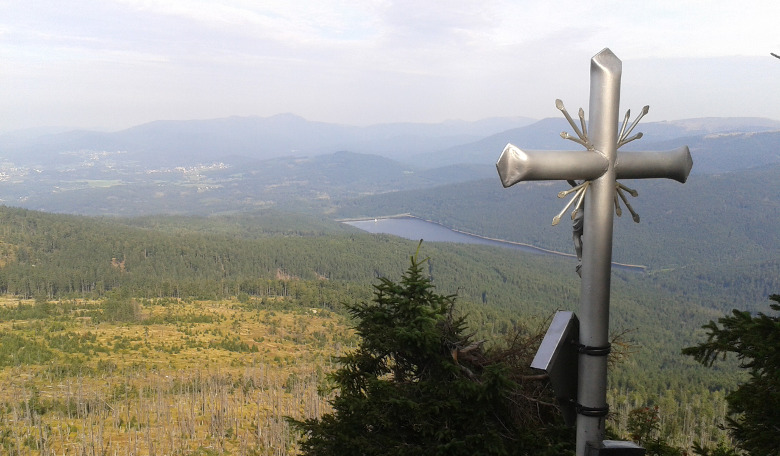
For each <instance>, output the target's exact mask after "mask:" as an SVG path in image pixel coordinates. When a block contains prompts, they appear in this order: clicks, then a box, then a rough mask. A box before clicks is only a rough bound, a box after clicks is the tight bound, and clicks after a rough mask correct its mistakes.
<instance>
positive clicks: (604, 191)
mask: <svg viewBox="0 0 780 456" xmlns="http://www.w3.org/2000/svg"><path fill="white" fill-rule="evenodd" d="M621 72H622V64H621V62H620V60H619V59H618V58H617V57H616V56H615V55H614V54H613V53H612V52H611V51H609V50H608V49H605V50H603V51H601V52H600V53H599V54H597V55H596V56H595V57H593V59H592V60H591V82H590V104H589V109H590V115H589V117H590V119H589V130H590V136H589V137H590V139H591V142H592V144H593V147H594V149H595V150H596V151H597V152H600V153H601V154H602V155H604V157H605V158H606V159H607V160H608V162H609V167H608V169H607V171H606V172H605V173H604V174H603V175H601V176H600V177H599V178H597V179H595V180H594V181H592V183H591V186H590V189H589V191H588V192H587V193H586V200H585V225H584V228H583V235H582V239H583V241H582V244H583V246H582V248H583V253H582V261H583V265H582V282H581V292H580V311H579V318H580V346H581V347H582V350H581V351H582V353H581V354H580V356H579V362H578V369H579V374H578V378H579V380H578V385H577V401H578V409H579V411H578V412H579V413H578V415H577V455H578V456H586V451H587V444H588V443H589V442H590V443H591V444H592V445H593V446H595V447H598V446H599V445H600V444H601V441H602V440H603V439H604V425H605V415H606V408H607V356H605V355H604V354H603V352H604V349H605V348H606V347H608V346H609V291H610V275H611V263H612V226H613V223H612V222H613V215H612V214H613V211H614V197H615V182H616V181H615V159H616V157H617V139H618V136H617V126H618V109H619V104H620V76H621ZM599 349H601V353H602V354H598V353H599ZM588 351H591V353H588Z"/></svg>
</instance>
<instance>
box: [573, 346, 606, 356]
mask: <svg viewBox="0 0 780 456" xmlns="http://www.w3.org/2000/svg"><path fill="white" fill-rule="evenodd" d="M611 351H612V345H611V344H607V346H605V347H591V346H589V345H582V344H580V345H578V346H577V352H579V353H581V354H583V355H588V356H607V355H609V352H611Z"/></svg>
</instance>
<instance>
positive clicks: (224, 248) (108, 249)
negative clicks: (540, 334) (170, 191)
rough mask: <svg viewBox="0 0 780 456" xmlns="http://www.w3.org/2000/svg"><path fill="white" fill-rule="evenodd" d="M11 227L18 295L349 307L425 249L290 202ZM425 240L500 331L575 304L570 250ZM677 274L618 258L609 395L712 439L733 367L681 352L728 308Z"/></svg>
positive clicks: (449, 289) (449, 282)
mask: <svg viewBox="0 0 780 456" xmlns="http://www.w3.org/2000/svg"><path fill="white" fill-rule="evenodd" d="M292 220H297V222H296V223H294V224H290V223H288V222H290V221H292ZM296 225H297V226H298V228H295V226H296ZM0 230H2V231H0V241H2V267H0V290H2V291H3V292H6V293H13V294H17V295H19V296H20V297H25V296H28V297H29V296H39V297H50V298H52V297H53V298H62V297H71V298H72V297H84V296H86V297H100V296H102V295H104V294H106V293H107V292H109V291H110V290H122V292H123V293H127V294H130V295H132V296H137V297H139V298H162V297H169V296H170V297H178V298H186V299H190V298H200V299H220V298H226V297H230V296H240V295H247V296H250V297H254V299H278V298H280V297H281V298H284V299H285V302H288V303H289V305H292V306H299V307H305V308H327V309H333V310H336V311H340V310H341V304H342V303H344V302H354V301H356V300H366V299H369V298H370V295H371V286H370V285H371V283H373V282H374V280H375V279H376V277H378V276H388V277H391V278H395V277H397V276H398V275H399V274H400V272H401V271H403V270H404V266H405V265H406V263H407V260H408V257H409V255H411V254H412V253H413V252H414V251H415V249H416V242H413V241H405V240H401V239H398V238H395V237H392V236H384V235H369V234H366V233H362V232H358V231H357V230H354V229H352V228H348V227H344V226H342V225H340V224H336V223H334V222H329V221H327V220H324V219H321V218H309V217H304V216H301V215H289V214H284V213H279V212H259V213H256V214H253V215H242V216H238V215H237V216H231V217H219V218H217V217H198V218H187V217H177V218H166V217H154V218H145V219H133V220H117V219H93V218H85V217H76V216H65V215H52V214H44V213H40V212H33V211H28V210H23V209H13V208H6V207H3V208H0ZM423 254H424V255H425V256H428V257H430V261H429V262H428V265H427V268H428V269H427V273H428V274H429V275H430V277H431V278H432V279H433V283H434V284H435V285H436V287H437V289H438V290H439V291H440V292H442V293H457V295H458V297H459V300H458V302H459V309H460V310H461V311H462V312H465V313H467V314H468V319H469V324H470V326H471V328H473V329H474V330H476V331H477V332H478V333H479V334H480V336H484V337H485V338H486V339H488V340H491V341H493V342H498V341H500V340H501V339H502V338H503V337H505V335H507V334H510V333H511V332H512V330H513V329H515V328H520V327H530V328H532V330H543V329H544V327H545V326H546V323H545V320H546V319H547V318H548V317H549V316H550V315H551V314H552V312H554V311H555V310H558V309H563V310H576V308H577V300H578V296H579V281H578V280H577V276H576V274H574V273H573V263H572V262H571V261H570V260H566V259H559V258H552V257H543V256H538V255H533V254H523V253H520V252H517V251H514V250H506V249H500V248H492V247H483V246H473V245H449V244H438V243H424V244H423ZM676 283H677V282H676V281H673V280H672V281H671V282H670V279H669V277H668V276H666V275H664V274H656V275H645V274H636V273H624V272H617V271H616V272H614V278H613V293H612V312H611V319H612V321H611V327H612V328H613V330H614V331H615V332H616V333H620V332H626V334H625V335H624V336H623V337H622V339H621V342H622V343H623V344H626V345H624V346H625V347H626V350H627V351H628V352H631V353H626V352H625V351H624V352H623V354H624V355H625V357H624V360H623V361H622V363H619V364H618V365H617V368H616V369H614V370H613V371H612V375H613V382H612V383H611V385H612V388H613V391H612V392H611V398H612V400H613V401H614V407H615V409H616V410H619V411H620V413H624V414H625V413H627V411H628V410H629V409H630V408H633V407H637V406H640V405H646V404H651V403H661V404H663V407H664V411H663V413H664V414H668V416H669V419H668V423H669V424H668V426H669V428H668V429H667V431H668V432H669V433H672V434H674V435H678V436H681V437H680V438H683V437H684V436H690V435H693V434H691V433H693V432H694V431H693V430H692V429H693V428H691V427H690V426H693V424H692V423H699V424H697V426H699V428H697V429H699V431H701V432H706V433H707V435H706V436H704V437H703V434H701V432H700V433H699V434H697V435H698V438H700V439H701V438H705V437H706V438H705V440H706V439H709V438H711V437H712V436H713V434H712V433H713V432H714V431H712V429H711V427H707V426H704V425H703V424H701V420H703V419H706V420H713V419H715V418H714V417H715V416H717V414H716V413H715V410H716V405H717V404H720V403H722V400H723V397H722V395H723V393H722V390H723V389H724V388H729V387H730V386H731V385H734V384H735V382H736V377H735V371H734V370H722V371H720V372H716V373H715V374H714V375H713V373H712V372H710V371H707V370H705V369H704V368H702V367H701V366H699V365H697V364H695V363H694V362H693V361H691V360H687V359H685V358H683V357H682V356H681V355H680V349H681V348H682V347H684V346H688V345H691V344H692V343H694V342H695V341H696V340H697V338H698V337H700V335H701V332H700V331H699V330H697V328H698V327H699V326H700V325H701V324H702V323H703V322H706V321H707V320H709V319H711V318H716V317H717V316H719V315H720V312H719V311H716V310H713V309H712V308H711V305H710V303H708V302H706V300H704V299H703V298H702V297H701V296H700V295H698V294H696V293H695V290H694V291H690V290H687V289H685V288H683V289H681V291H679V292H678V291H675V290H674V284H676ZM659 323H660V324H659ZM713 404H714V405H713ZM704 405H707V407H704ZM685 413H687V415H684V414H685ZM681 414H682V415H681ZM683 415H684V416H687V417H688V418H684V416H683ZM686 420H687V421H686ZM617 425H618V426H619V425H620V423H619V422H618V423H617ZM699 431H696V432H699ZM694 437H695V436H694ZM685 438H688V437H685ZM691 438H692V437H691Z"/></svg>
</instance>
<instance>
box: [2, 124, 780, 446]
mask: <svg viewBox="0 0 780 456" xmlns="http://www.w3.org/2000/svg"><path fill="white" fill-rule="evenodd" d="M282 120H284V119H275V121H274V122H276V123H275V124H274V125H276V127H274V128H277V129H280V131H281V127H280V126H279V125H281V124H280V123H279V122H281V121H282ZM287 120H288V121H290V122H292V124H294V125H296V126H297V127H296V128H298V130H297V131H298V137H297V138H298V139H295V138H296V137H295V136H294V135H293V134H289V135H288V137H290V138H294V141H293V142H287V143H283V147H282V146H278V147H277V146H272V145H271V144H270V143H262V141H261V139H262V137H263V135H259V134H255V136H254V139H253V140H252V141H250V140H249V139H246V138H245V139H244V141H245V142H246V143H245V144H244V145H242V146H239V145H237V144H238V143H236V142H235V141H236V139H235V138H234V139H233V140H231V141H233V142H229V141H227V140H226V141H227V142H226V143H225V144H226V145H223V146H219V147H216V146H213V145H214V144H216V143H219V142H220V141H221V140H222V139H224V138H225V137H224V136H220V134H217V133H215V132H216V131H217V130H218V129H217V128H216V127H215V126H214V125H219V126H220V127H219V128H222V129H223V130H225V131H231V130H230V128H232V127H230V125H232V122H238V123H239V124H240V123H241V122H244V123H247V122H248V123H249V124H253V122H249V121H247V120H246V119H243V120H242V119H233V121H230V120H225V119H223V120H221V121H219V122H212V123H209V122H206V121H204V122H202V123H197V128H196V130H198V129H199V130H200V136H198V135H195V136H194V138H200V144H198V141H196V140H195V139H192V138H190V139H188V140H187V141H177V139H176V138H180V137H181V135H183V134H185V133H182V131H186V132H188V133H186V134H192V132H193V130H192V129H191V128H190V127H192V125H189V126H187V128H186V129H185V130H176V129H174V130H171V131H169V130H168V129H167V127H168V126H170V124H166V123H159V124H154V125H149V126H145V127H144V128H143V129H141V130H143V132H144V133H143V135H141V136H140V137H141V138H144V137H145V138H146V139H144V140H143V141H145V142H143V144H142V143H141V142H138V141H141V140H140V139H138V137H134V136H133V132H132V131H130V132H124V133H121V134H119V133H117V134H114V135H107V134H103V135H98V134H85V133H83V132H82V133H79V134H75V133H72V134H60V135H59V136H57V135H55V136H46V137H45V138H38V139H35V138H33V139H29V138H28V139H26V140H24V141H22V140H21V139H19V138H18V137H14V138H11V139H13V141H11V139H9V136H8V135H5V136H4V137H0V150H1V151H2V152H3V153H4V161H3V162H2V164H0V200H2V203H3V204H4V206H2V207H0V292H2V293H3V296H4V298H3V304H2V306H1V307H0V333H1V335H0V363H1V364H2V369H1V370H0V378H2V379H3V381H4V382H9V383H8V384H9V385H11V389H8V390H4V391H7V394H5V395H4V396H3V397H2V398H1V399H0V400H2V401H4V402H3V404H4V406H3V407H2V410H3V414H2V415H1V416H0V426H2V430H0V431H1V432H2V434H1V435H2V439H3V440H2V444H3V445H5V448H6V449H9V448H16V449H22V448H24V449H25V451H28V450H29V451H38V452H41V454H44V452H43V451H44V450H43V449H44V448H48V449H54V448H56V449H57V450H55V451H56V454H61V453H63V454H83V452H84V451H87V450H88V449H90V448H91V449H92V450H89V451H93V450H95V449H97V448H115V449H117V448H125V449H127V448H130V447H129V445H131V444H132V445H133V446H132V448H134V450H133V453H132V454H152V453H153V452H157V453H160V452H170V453H174V452H177V451H178V452H180V453H181V454H204V455H206V454H220V453H219V452H227V451H230V452H231V453H233V454H293V453H294V448H295V445H294V443H293V442H294V437H293V436H292V435H291V434H290V431H289V429H288V428H287V427H286V426H287V424H286V421H284V419H283V418H284V417H285V416H292V417H299V418H300V417H306V416H314V415H316V414H317V413H322V412H323V411H324V410H327V407H328V404H327V397H328V394H329V393H327V388H326V386H327V381H326V380H325V379H326V375H325V374H326V373H327V372H329V370H330V369H332V367H333V363H334V359H335V358H334V357H337V356H339V354H341V353H343V352H344V350H347V349H349V347H350V344H352V343H353V342H354V341H355V338H354V337H355V336H354V335H352V333H351V332H350V329H349V328H350V322H349V319H348V316H347V314H346V312H345V304H346V303H355V302H361V301H367V300H370V299H371V297H372V288H371V287H372V284H373V283H375V281H376V280H377V279H378V278H380V277H391V278H395V277H397V276H398V275H399V274H400V273H401V272H402V271H403V270H404V269H405V265H406V261H407V259H408V258H409V255H411V254H413V252H414V251H415V248H416V242H415V241H412V240H406V239H401V238H398V237H395V236H390V235H386V234H369V233H364V232H362V231H360V230H358V229H356V228H354V227H349V226H345V225H344V224H341V223H338V222H336V221H335V220H337V219H345V218H366V217H371V218H373V217H375V216H377V215H380V214H402V213H408V214H411V215H412V216H415V217H418V218H420V219H424V220H432V221H434V222H436V223H438V224H441V225H444V226H447V227H451V228H453V229H455V230H460V231H464V232H468V233H474V234H476V235H479V236H483V237H486V238H499V239H506V240H508V241H511V242H516V243H524V244H531V245H534V246H538V247H540V248H543V249H548V250H555V251H559V252H563V253H564V254H567V253H568V254H570V253H571V252H573V247H572V245H571V229H570V228H569V227H567V226H563V225H564V224H561V225H562V226H558V227H551V226H550V220H551V219H552V216H553V215H555V213H557V212H558V211H559V210H560V208H561V207H562V204H564V203H563V202H562V201H561V200H558V198H556V196H555V195H556V193H557V192H558V191H560V190H561V188H559V187H557V186H556V185H555V184H551V183H545V182H541V183H527V184H522V185H519V186H516V187H513V188H511V189H503V188H502V187H501V184H500V182H499V181H498V177H497V175H496V172H495V167H494V165H493V162H494V161H495V159H496V158H497V155H498V153H499V152H500V150H501V148H502V147H503V146H504V145H505V144H506V142H508V141H512V142H513V143H521V142H523V144H525V143H527V144H528V147H531V148H545V147H547V148H549V147H555V145H558V146H560V144H559V142H560V141H561V140H560V138H557V137H556V136H557V131H555V133H554V134H553V135H552V136H549V135H548V133H549V132H550V131H554V130H556V129H558V131H560V122H559V119H555V120H549V119H547V120H544V121H540V122H537V123H533V124H529V125H526V126H523V127H520V128H514V129H510V130H501V128H505V124H501V125H504V127H501V126H498V127H494V128H498V130H497V131H487V130H479V131H478V132H476V130H470V129H469V128H464V127H463V125H461V128H462V129H464V131H466V130H469V131H470V132H471V133H469V134H468V135H466V136H468V137H467V138H466V137H464V136H458V135H456V134H455V133H454V130H453V129H443V127H441V126H437V127H436V128H434V130H436V129H438V130H437V131H438V133H435V132H431V131H430V130H431V129H426V128H425V126H419V125H418V126H414V128H412V127H409V126H394V127H393V128H389V127H387V129H386V130H383V131H385V133H387V134H390V133H392V135H390V136H386V137H385V138H392V137H396V136H397V137H399V138H406V140H408V141H411V138H418V139H419V138H421V137H422V138H424V140H421V142H420V143H421V144H428V146H426V147H428V149H426V150H422V151H419V152H420V153H419V154H418V153H416V152H414V151H412V150H411V149H404V145H403V144H404V142H403V141H401V140H399V141H398V142H397V143H396V144H397V151H395V149H393V147H392V141H390V140H389V139H388V140H387V141H384V142H382V145H381V147H379V146H372V143H371V141H368V140H367V139H366V138H369V139H370V136H371V135H368V136H365V137H364V136H360V135H357V136H352V139H349V140H346V139H344V138H345V137H343V136H341V137H340V136H338V135H337V134H335V133H333V134H332V135H331V136H327V138H330V139H328V141H331V142H328V141H324V140H323V141H324V142H323V141H321V142H323V143H324V144H330V145H331V146H328V147H336V146H333V144H336V143H338V144H341V145H342V146H344V148H343V149H330V150H326V151H325V152H322V153H317V152H321V151H316V150H315V149H306V148H305V147H297V146H295V144H296V141H297V144H309V145H310V147H313V146H311V145H312V144H316V143H317V141H316V138H317V136H316V135H317V134H320V135H322V131H324V130H322V128H325V126H323V125H319V126H317V125H307V124H305V123H301V119H287ZM258 122H259V121H257V119H255V121H254V125H255V127H253V128H260V127H258V126H257V125H259V124H258ZM260 123H262V122H260ZM283 123H284V122H282V124H283ZM499 124H500V123H499ZM177 125H178V124H177ZM179 127H181V128H184V127H182V126H181V125H178V127H177V128H179ZM229 127H230V128H229ZM314 127H316V128H314ZM429 127H430V126H429ZM483 127H484V125H483ZM646 127H647V130H646V131H647V135H646V140H647V142H646V144H642V147H643V148H645V147H651V146H652V147H653V148H655V146H658V148H659V149H664V148H669V146H674V147H676V146H677V145H680V144H682V143H687V144H691V145H692V153H693V154H694V173H693V174H692V176H691V178H690V179H689V181H688V182H687V183H686V184H684V185H680V184H678V183H675V182H642V181H637V182H631V183H628V185H629V186H631V187H634V188H637V190H638V191H639V197H638V198H636V199H634V200H632V205H633V206H634V208H635V209H636V210H637V211H638V212H639V214H640V215H641V219H642V221H641V223H639V224H635V223H633V222H632V221H631V220H630V218H627V217H622V218H618V219H616V223H615V241H614V256H613V258H614V260H615V261H618V262H622V263H629V264H640V265H644V266H646V273H645V274H635V273H631V272H627V271H622V270H619V269H615V270H614V271H613V278H612V282H613V283H612V286H613V289H612V302H613V310H612V321H611V327H612V328H614V331H615V342H614V343H615V345H616V346H620V347H622V349H621V351H619V353H618V354H617V355H616V360H615V367H614V368H613V369H612V370H611V379H610V391H609V397H610V399H609V400H610V403H611V407H612V410H613V411H614V416H613V417H612V418H611V420H610V426H611V428H612V429H614V431H615V432H616V433H617V434H618V435H623V436H624V435H625V433H626V425H627V423H626V420H627V416H628V413H629V412H630V411H631V410H632V409H634V408H637V407H644V406H656V405H657V406H659V408H660V413H661V416H662V417H663V426H662V429H661V432H663V435H666V436H669V439H670V441H671V442H673V443H674V444H676V445H679V446H683V447H690V446H691V445H692V444H693V441H694V440H696V441H701V442H711V443H714V442H717V441H718V440H719V439H722V438H724V435H725V434H724V432H723V431H722V430H719V429H718V427H717V426H718V425H719V424H720V423H722V420H723V415H724V412H723V411H724V410H725V409H724V407H725V399H724V398H725V394H726V393H727V392H728V391H729V390H730V389H731V388H733V387H734V385H736V384H737V382H738V381H740V379H742V377H741V373H740V371H739V370H738V369H737V368H736V366H735V364H732V365H730V367H728V368H718V369H714V370H708V369H704V368H703V367H701V366H700V365H698V364H696V363H695V362H694V361H693V360H691V359H688V358H686V357H683V356H682V355H681V354H680V351H681V349H682V348H683V347H686V346H690V345H691V344H694V343H697V342H698V341H700V340H701V338H702V337H703V334H704V332H703V330H701V329H700V327H701V326H702V325H703V324H705V323H707V322H708V321H709V320H711V319H717V318H718V317H720V316H722V315H723V314H725V313H728V312H729V311H730V310H731V309H733V308H740V309H747V310H750V311H753V312H756V311H765V310H766V304H767V296H768V295H769V294H772V293H778V292H780V261H779V260H778V258H780V234H778V231H777V229H776V220H778V219H780V186H779V185H780V183H779V182H778V180H777V178H776V176H777V175H778V172H780V156H778V154H777V152H776V151H777V150H780V144H779V143H780V141H778V138H777V136H776V131H775V129H776V128H778V125H777V124H776V123H773V122H772V121H766V120H765V119H764V121H763V122H759V121H757V120H755V119H741V120H734V121H733V122H726V121H724V120H722V119H721V120H717V121H716V120H706V119H705V120H700V121H698V122H692V121H689V122H678V123H666V122H661V123H656V124H652V123H651V124H648V125H647V126H646ZM263 128H271V127H268V126H266V127H263ZM311 128H314V130H313V131H314V132H315V133H311V134H312V135H314V136H311V137H308V136H306V135H307V134H308V133H306V132H309V131H310V129H311ZM317 128H319V129H320V130H317ZM474 128H476V127H474ZM564 128H565V126H564ZM380 130H381V129H380ZM455 130H457V129H455ZM488 130H489V129H488ZM150 131H154V132H155V134H154V135H152V136H148V135H149V134H150ZM328 131H331V133H332V132H333V131H335V130H328ZM370 131H371V134H375V133H376V131H378V130H376V129H374V130H370ZM316 132H319V133H316ZM426 132H427V133H426ZM364 133H365V132H363V133H361V135H362V134H364ZM650 133H654V134H655V135H656V136H655V137H656V140H654V142H650V140H651V139H652V135H651V134H650ZM329 134H330V133H329ZM144 135H146V136H144ZM437 135H438V136H437ZM152 137H154V138H156V142H155V141H153V140H152V139H150V138H152ZM443 137H447V138H449V139H447V140H446V141H445V140H443V139H441V138H443ZM128 138H135V139H133V140H132V141H131V140H130V139H128ZM166 138H167V139H166ZM221 138H222V139H221ZM323 138H326V136H320V139H323ZM339 138H341V139H339ZM437 138H438V139H437ZM456 138H459V139H456ZM25 141H26V142H25ZM339 141H341V142H339ZM447 141H449V143H448V142H447ZM459 141H465V142H463V143H460V142H459ZM644 141H645V139H643V142H644ZM445 143H446V144H445ZM501 143H503V144H501ZM229 144H232V146H229ZM279 144H282V143H279ZM433 144H439V145H441V149H439V150H437V149H436V148H435V147H434V146H433ZM496 144H500V145H499V146H497V147H496ZM174 146H175V147H174ZM274 147H276V148H274ZM372 147H374V148H372ZM291 149H296V150H298V151H299V152H296V153H295V154H289V152H290V150H291ZM380 149H381V150H380ZM262 150H265V151H268V150H272V151H274V153H275V154H276V155H275V156H272V155H274V154H271V153H270V152H269V153H268V154H265V152H263V153H261V152H260V151H262ZM335 150H342V151H341V152H335ZM349 150H351V151H349ZM404 150H405V151H404ZM746 150H750V153H745V151H746ZM120 151H121V152H120ZM163 151H166V152H163ZM188 151H189V152H191V153H188ZM264 154H265V155H264ZM269 154H270V155H269ZM422 237H423V238H425V236H422ZM423 254H424V256H425V257H428V258H429V260H428V263H427V264H428V274H429V276H430V277H431V278H432V280H433V283H434V285H435V286H436V287H437V290H439V291H440V292H443V293H448V294H449V293H452V294H457V296H458V308H459V311H460V312H462V313H463V314H464V315H467V321H468V324H469V326H470V327H471V328H472V329H473V331H475V332H476V333H477V334H478V335H479V336H480V337H482V338H484V339H486V340H489V341H490V343H492V344H501V343H503V341H504V340H505V338H507V337H510V336H511V334H512V333H513V332H514V331H526V332H531V333H533V332H539V331H544V329H545V325H546V322H547V320H548V319H549V317H550V315H552V313H553V312H554V311H556V310H575V311H576V306H577V299H578V294H579V291H578V290H579V282H578V280H577V276H576V274H574V273H573V262H572V260H571V259H570V258H567V257H562V258H557V257H549V256H542V255H535V254H531V253H527V252H522V251H517V250H507V249H503V248H497V247H492V246H487V245H466V244H459V243H439V242H433V239H432V238H431V239H425V242H423ZM314 311H316V312H314ZM31 353H35V354H31ZM290 379H292V380H290ZM79 391H81V393H78V392H79ZM78 394H81V396H78ZM207 409H208V410H209V411H210V412H206V410H207ZM214 410H217V411H218V413H216V412H214ZM133 417H135V421H133ZM56 423H60V424H59V425H57V424H56ZM58 426H59V427H58ZM264 439H266V440H264ZM274 439H275V440H274ZM272 440H273V441H272ZM152 447H154V449H152ZM253 451H254V453H253ZM22 454H25V453H22Z"/></svg>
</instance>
